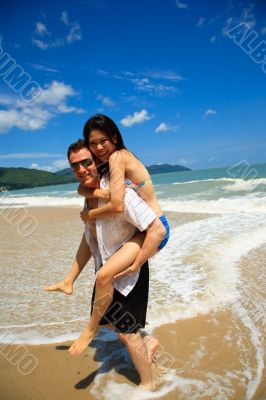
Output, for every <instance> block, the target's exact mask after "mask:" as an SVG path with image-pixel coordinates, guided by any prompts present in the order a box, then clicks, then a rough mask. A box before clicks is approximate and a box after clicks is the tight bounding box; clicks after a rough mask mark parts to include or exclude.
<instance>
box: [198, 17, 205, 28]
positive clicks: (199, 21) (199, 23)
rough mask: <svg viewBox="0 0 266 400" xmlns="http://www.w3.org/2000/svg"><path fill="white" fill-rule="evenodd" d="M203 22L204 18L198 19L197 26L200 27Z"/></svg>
mask: <svg viewBox="0 0 266 400" xmlns="http://www.w3.org/2000/svg"><path fill="white" fill-rule="evenodd" d="M205 21H206V18H204V17H200V19H199V20H198V22H197V26H199V27H202V26H203V24H204V22H205Z"/></svg>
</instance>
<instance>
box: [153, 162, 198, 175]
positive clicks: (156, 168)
mask: <svg viewBox="0 0 266 400" xmlns="http://www.w3.org/2000/svg"><path fill="white" fill-rule="evenodd" d="M147 170H148V171H149V173H150V174H151V175H152V174H166V173H168V172H181V171H191V169H190V168H187V167H183V166H182V165H170V164H156V165H150V166H149V167H147Z"/></svg>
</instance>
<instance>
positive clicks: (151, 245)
mask: <svg viewBox="0 0 266 400" xmlns="http://www.w3.org/2000/svg"><path fill="white" fill-rule="evenodd" d="M146 232H147V233H146V237H145V239H144V242H143V245H142V247H141V249H140V252H139V254H138V255H137V258H136V260H135V261H134V263H133V264H132V265H131V266H130V267H128V268H127V269H126V270H125V271H122V272H121V273H120V274H117V275H116V276H115V279H117V278H121V277H122V276H125V275H127V274H129V273H131V272H137V271H139V270H140V268H141V267H142V265H143V264H144V263H145V262H146V261H147V260H148V259H149V258H150V257H152V256H154V255H155V254H156V253H157V249H158V247H159V244H160V243H161V241H162V240H163V239H164V237H165V234H166V229H165V227H164V225H163V223H162V222H161V220H160V219H159V218H158V217H156V219H155V220H154V221H153V222H152V223H151V224H150V225H149V226H148V228H147V230H146Z"/></svg>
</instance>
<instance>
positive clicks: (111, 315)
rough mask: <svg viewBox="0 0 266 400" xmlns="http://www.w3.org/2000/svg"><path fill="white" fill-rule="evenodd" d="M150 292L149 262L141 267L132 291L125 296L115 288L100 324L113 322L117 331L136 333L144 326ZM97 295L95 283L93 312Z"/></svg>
mask: <svg viewBox="0 0 266 400" xmlns="http://www.w3.org/2000/svg"><path fill="white" fill-rule="evenodd" d="M148 294H149V264H148V261H147V262H146V263H145V264H144V265H143V266H142V267H141V269H140V274H139V279H138V281H137V283H136V285H135V286H134V288H133V289H132V291H131V292H130V293H129V294H128V295H127V296H126V297H125V296H123V295H122V294H121V293H120V292H118V291H117V290H116V289H114V298H113V301H112V303H111V304H110V306H109V307H108V310H107V311H106V313H105V314H104V316H103V317H102V319H101V321H100V325H107V324H112V325H113V327H114V328H115V330H116V331H117V332H121V333H136V332H137V331H138V329H140V328H144V327H145V323H146V313H147V305H148ZM94 296H95V285H94V289H93V294H92V299H91V313H92V309H93V301H94Z"/></svg>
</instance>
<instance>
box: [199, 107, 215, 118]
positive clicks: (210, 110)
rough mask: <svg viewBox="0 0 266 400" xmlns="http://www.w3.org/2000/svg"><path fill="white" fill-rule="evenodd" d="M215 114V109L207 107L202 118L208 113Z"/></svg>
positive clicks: (208, 114)
mask: <svg viewBox="0 0 266 400" xmlns="http://www.w3.org/2000/svg"><path fill="white" fill-rule="evenodd" d="M216 114H217V111H215V110H213V109H212V108H208V110H206V111H205V113H204V115H203V117H202V119H206V118H207V117H209V116H210V115H216Z"/></svg>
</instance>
